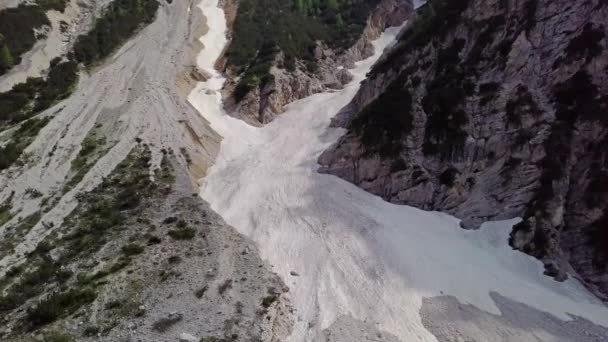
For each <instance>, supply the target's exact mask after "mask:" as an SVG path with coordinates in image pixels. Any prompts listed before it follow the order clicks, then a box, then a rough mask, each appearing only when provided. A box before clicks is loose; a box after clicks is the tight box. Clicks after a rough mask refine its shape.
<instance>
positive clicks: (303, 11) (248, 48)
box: [227, 0, 380, 101]
mask: <svg viewBox="0 0 608 342" xmlns="http://www.w3.org/2000/svg"><path fill="white" fill-rule="evenodd" d="M378 2H380V0H292V1H285V0H241V1H240V2H239V8H238V13H237V18H236V22H235V27H234V37H233V40H232V42H231V44H230V46H229V48H228V51H227V58H228V66H229V67H231V68H234V69H235V70H236V71H237V72H238V73H244V75H243V77H242V78H241V81H240V82H239V84H238V86H237V89H236V90H235V94H234V96H235V98H236V100H237V101H239V100H240V99H242V98H243V97H244V96H245V95H246V94H247V93H248V92H249V91H250V90H251V89H254V88H255V87H257V86H260V85H263V84H265V83H266V82H268V81H270V80H271V75H270V74H269V70H270V66H271V63H272V61H273V60H274V59H275V57H276V55H277V53H279V52H280V51H281V52H283V53H284V54H285V59H284V65H281V66H280V67H283V68H286V69H288V70H293V69H294V68H295V61H296V60H301V61H304V62H305V63H306V64H307V65H308V66H309V71H314V70H315V61H314V48H315V46H316V42H317V41H323V42H324V43H326V44H327V45H328V46H329V47H331V48H334V49H337V50H340V49H345V48H348V47H350V46H352V45H353V44H354V43H355V42H356V40H357V39H358V38H359V36H360V34H361V33H362V32H363V29H364V28H365V24H366V21H367V18H368V16H369V14H370V13H371V11H372V10H373V9H374V8H375V7H376V5H377V4H378Z"/></svg>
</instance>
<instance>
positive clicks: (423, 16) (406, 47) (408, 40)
mask: <svg viewBox="0 0 608 342" xmlns="http://www.w3.org/2000/svg"><path fill="white" fill-rule="evenodd" d="M470 2H471V0H462V1H451V0H429V1H427V3H426V4H425V5H423V6H422V7H420V8H419V9H418V10H417V12H416V13H417V15H416V17H415V19H414V20H413V21H412V23H411V24H409V26H408V29H407V30H406V31H405V32H404V34H402V35H401V36H400V37H399V41H398V42H397V46H396V48H394V49H393V50H392V51H391V52H390V53H389V54H388V56H387V57H386V58H384V59H383V60H382V61H380V62H379V63H377V64H376V65H375V66H374V68H373V69H372V71H371V74H372V75H375V74H378V73H384V72H386V71H388V70H390V69H392V68H393V67H394V66H395V65H399V64H398V63H397V64H395V63H394V61H395V58H396V57H397V56H407V55H408V52H410V51H412V50H415V49H418V48H422V47H424V46H426V45H427V44H428V43H429V42H431V41H433V40H437V39H439V40H440V39H441V38H443V37H444V36H445V35H446V34H447V33H448V32H450V31H451V29H452V28H454V27H455V26H456V25H457V24H458V23H459V22H460V19H461V17H462V13H463V12H464V10H465V9H466V8H467V7H468V6H469V3H470Z"/></svg>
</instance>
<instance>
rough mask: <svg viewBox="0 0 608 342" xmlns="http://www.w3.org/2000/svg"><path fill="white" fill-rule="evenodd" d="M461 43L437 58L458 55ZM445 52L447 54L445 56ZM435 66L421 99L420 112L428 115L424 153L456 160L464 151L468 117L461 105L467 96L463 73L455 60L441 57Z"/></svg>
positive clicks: (449, 48) (456, 42)
mask: <svg viewBox="0 0 608 342" xmlns="http://www.w3.org/2000/svg"><path fill="white" fill-rule="evenodd" d="M461 47H462V42H459V41H454V43H453V45H452V46H450V47H448V48H446V50H445V51H444V52H440V53H439V54H440V55H446V54H448V53H449V54H452V55H455V54H456V55H457V51H459V49H460V48H461ZM446 51H447V52H446ZM442 60H443V61H444V63H441V64H439V65H438V66H437V68H436V69H437V74H436V75H435V77H434V78H433V79H432V80H431V81H430V82H429V83H428V85H427V87H426V95H425V96H424V97H423V98H422V108H423V110H424V112H425V113H426V115H427V122H426V127H425V135H424V143H423V146H422V148H423V153H424V154H425V155H439V156H441V158H447V157H451V158H453V157H456V156H457V155H459V154H460V152H461V151H462V149H463V147H464V143H465V140H466V138H467V136H468V134H467V133H466V132H465V131H464V129H463V127H464V126H465V125H466V124H467V122H468V119H467V115H466V113H465V112H464V110H463V109H462V108H463V104H464V100H465V99H466V97H467V94H468V86H467V82H466V76H465V70H463V67H462V64H461V63H454V61H455V60H456V59H455V58H447V57H444V58H442V59H440V60H439V61H442Z"/></svg>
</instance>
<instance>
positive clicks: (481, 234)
mask: <svg viewBox="0 0 608 342" xmlns="http://www.w3.org/2000/svg"><path fill="white" fill-rule="evenodd" d="M200 7H201V9H202V10H203V13H204V14H205V16H206V17H207V25H208V27H209V31H208V33H207V34H206V35H205V36H203V37H202V38H201V42H202V43H203V44H204V46H205V48H204V49H203V51H202V52H201V54H200V56H199V58H198V64H199V66H200V67H201V68H203V69H205V70H207V71H208V72H209V73H211V74H212V75H213V77H211V78H210V79H209V80H208V81H207V82H204V83H200V84H199V85H198V86H197V88H196V89H195V90H194V91H193V92H192V93H191V94H190V97H189V100H190V102H191V103H192V104H193V105H194V106H195V107H196V109H198V110H199V112H200V113H201V115H202V116H203V117H205V118H206V119H207V120H208V121H209V122H210V123H211V126H212V127H213V129H215V130H216V131H217V132H218V133H219V134H221V135H222V136H223V138H224V139H223V142H222V145H221V151H220V154H219V156H218V157H217V160H216V164H215V165H214V166H213V167H212V168H211V169H210V170H209V173H208V175H207V177H206V178H205V179H204V180H203V184H202V187H201V196H202V197H203V198H204V199H205V200H207V201H208V202H209V203H210V204H211V206H212V208H213V209H214V210H216V211H217V212H218V213H219V214H220V215H221V216H222V217H223V218H224V219H225V220H226V221H227V222H228V223H229V224H230V225H232V226H234V227H235V228H236V229H238V230H239V231H240V232H241V233H243V234H245V235H247V236H249V237H251V238H252V239H253V240H254V241H255V242H256V243H257V244H258V245H259V247H260V250H261V254H262V257H263V258H265V259H267V260H268V261H269V262H270V263H271V264H272V265H273V267H274V271H275V272H277V273H278V274H279V275H280V276H281V277H282V278H283V279H284V280H285V282H286V283H287V284H288V285H289V287H290V292H289V293H288V296H289V299H290V300H291V302H292V305H293V306H294V308H295V314H296V317H297V319H296V321H297V322H296V324H295V326H294V330H293V332H292V334H291V336H290V339H289V340H290V341H318V340H322V339H323V338H326V339H329V338H328V337H327V336H328V335H329V334H331V331H332V330H331V329H332V327H333V328H336V325H337V324H340V325H341V326H342V328H344V327H345V326H346V329H343V332H342V333H343V334H354V332H353V331H349V328H348V326H349V324H348V323H344V322H360V324H351V325H350V326H351V327H356V329H360V330H365V329H368V328H367V327H370V326H371V327H373V328H374V329H377V330H380V331H383V332H385V333H386V334H385V336H384V338H385V339H386V340H391V341H392V340H396V339H398V340H401V341H404V342H405V341H408V342H409V341H437V340H438V339H439V340H443V337H441V338H440V337H439V335H438V334H437V333H436V334H435V335H434V334H432V333H431V331H430V330H429V324H428V322H427V324H423V322H424V321H428V320H431V321H432V319H433V316H432V315H431V316H425V315H426V313H427V312H428V311H429V310H430V309H429V308H431V309H432V306H431V307H429V308H425V310H422V308H423V303H425V302H427V301H428V300H430V299H432V298H435V297H436V298H443V300H446V299H449V298H452V299H454V300H455V301H456V304H457V305H461V306H462V307H461V309H462V310H463V311H462V312H464V309H467V308H468V309H475V310H478V311H480V312H482V313H483V314H484V315H490V316H491V317H495V318H496V319H495V323H493V324H494V327H493V329H495V330H496V336H503V335H504V334H506V333H507V332H508V333H509V334H514V339H508V338H504V339H502V340H509V341H511V340H512V341H516V340H526V338H525V336H524V335H525V334H524V332H523V329H524V328H523V327H520V325H523V323H524V322H526V319H527V317H530V312H532V311H535V310H538V311H539V312H543V316H542V317H547V318H546V319H547V320H551V322H562V321H568V322H572V321H585V322H588V321H591V322H593V323H594V324H592V323H591V322H588V323H589V325H590V326H593V327H596V328H597V329H596V330H594V331H595V332H594V334H596V335H593V336H595V337H597V339H592V338H588V336H586V335H584V333H583V334H581V335H580V336H579V338H580V339H581V340H598V341H599V340H605V339H604V338H607V339H608V335H602V334H605V332H606V330H605V328H602V327H599V326H597V325H601V326H603V327H608V309H607V307H606V306H605V305H604V304H602V303H601V302H600V301H599V300H597V299H595V297H593V296H592V295H591V294H590V293H588V291H586V290H585V288H584V287H583V286H582V285H581V284H580V283H579V282H578V281H576V280H575V279H573V277H571V278H570V280H568V281H566V282H563V283H558V282H555V281H554V280H552V279H551V278H549V277H547V276H543V267H542V264H541V263H540V262H539V261H537V260H535V259H533V258H531V257H529V256H526V255H524V254H522V253H519V252H516V251H512V250H511V248H510V247H509V246H508V243H507V239H508V234H509V231H510V229H511V226H512V225H513V224H514V223H515V222H517V220H511V221H505V222H488V223H486V224H484V225H483V226H482V228H481V229H480V230H478V231H466V230H463V229H460V228H459V225H458V220H457V219H455V218H453V217H450V216H448V215H445V214H442V213H437V212H425V211H421V210H418V209H415V208H411V207H407V206H397V205H393V204H390V203H387V202H384V201H383V200H382V199H380V198H378V197H376V196H374V195H371V194H369V193H366V192H364V191H363V190H360V189H359V188H357V187H355V186H354V185H352V184H349V183H347V182H345V181H342V180H340V179H338V178H337V177H333V176H330V175H323V174H319V173H317V172H316V169H317V163H316V160H317V158H318V156H319V154H320V153H321V152H323V151H324V150H325V149H327V148H328V147H329V146H330V145H331V144H332V143H334V142H335V141H336V140H337V139H338V138H339V137H340V135H341V134H343V133H344V132H343V130H341V129H336V128H330V127H329V124H330V120H331V118H332V117H333V116H334V115H335V114H336V113H337V112H338V111H339V110H340V109H341V108H342V107H343V106H344V105H346V104H347V103H348V102H349V100H350V99H351V98H352V97H353V96H354V94H355V93H356V91H357V89H358V87H359V82H360V81H361V80H363V78H364V77H365V74H366V72H367V71H368V70H369V69H370V67H371V65H372V64H373V63H374V61H375V60H376V59H377V58H378V57H379V55H380V54H381V52H382V51H383V49H384V48H385V47H386V46H388V45H389V44H390V43H391V42H392V41H393V40H394V37H395V35H396V33H397V31H398V29H397V28H394V29H390V30H388V32H386V33H385V34H384V35H383V36H382V37H381V38H380V39H379V40H378V41H376V42H375V45H376V55H375V56H373V57H372V58H369V59H367V60H365V61H362V62H360V63H358V64H357V66H356V68H355V69H354V70H352V72H353V74H354V75H355V79H354V81H353V82H351V83H350V85H348V86H347V87H346V88H345V89H343V90H340V91H335V92H330V93H322V94H317V95H314V96H311V97H308V98H306V99H303V100H300V101H298V102H296V103H293V104H291V105H290V106H289V107H288V108H287V111H286V113H285V114H283V115H282V116H281V117H279V118H278V119H277V120H275V121H274V122H272V123H270V124H269V125H267V126H265V127H262V128H255V127H252V126H249V125H247V124H245V123H244V122H242V121H239V120H237V119H234V118H232V117H230V116H228V115H225V113H224V112H223V111H222V106H221V96H220V92H219V90H220V89H221V87H222V85H223V82H224V79H223V77H222V75H221V74H219V73H218V72H217V71H215V69H214V63H215V61H216V59H217V58H219V56H220V54H221V52H222V50H223V48H224V46H225V44H226V35H225V33H226V22H225V18H224V15H223V12H222V10H221V9H220V8H218V1H217V0H202V2H201V4H200ZM497 298H503V299H504V300H508V301H511V302H512V303H517V304H518V305H511V306H508V307H509V308H511V309H510V310H520V311H515V312H510V313H505V311H504V308H505V307H506V306H505V305H502V304H501V305H498V304H497V302H498V301H497ZM504 300H502V299H501V301H504ZM520 303H525V304H520ZM444 309H445V306H444ZM444 311H445V312H443V313H445V314H447V312H448V311H447V309H445V310H444ZM469 311H471V310H469ZM507 314H509V315H511V316H513V315H514V316H516V317H518V318H516V319H515V321H518V322H519V323H512V322H511V323H504V326H501V324H503V323H500V322H502V321H501V320H500V319H501V317H502V318H504V319H506V315H507ZM480 315H481V314H479V313H478V314H477V316H475V315H474V314H469V315H467V317H466V318H465V317H464V315H463V317H458V314H456V316H455V318H454V322H452V323H453V331H452V336H454V337H453V338H455V340H459V339H456V337H455V336H460V335H459V334H460V333H461V332H459V329H460V328H459V327H462V326H463V324H465V325H466V324H468V325H475V324H478V323H479V324H481V323H480V322H477V321H476V319H479V320H481V319H482V318H479V317H481V316H480ZM476 317H477V318H476ZM484 317H485V316H484ZM535 317H536V316H535ZM465 319H466V320H468V322H464V323H463V322H461V321H462V320H465ZM543 319H544V318H543ZM484 320H488V319H487V318H484ZM431 323H432V322H431ZM486 323H487V324H489V323H488V322H486ZM520 323H521V324H520ZM526 323H527V322H526ZM450 324H451V323H450ZM518 324H519V325H518ZM539 324H540V328H534V329H536V330H542V329H544V328H543V323H542V322H541V323H539ZM595 324H597V325H595ZM430 325H432V324H430ZM558 325H559V324H558ZM518 329H519V330H518ZM534 329H532V330H534ZM594 329H595V328H594ZM351 330H352V329H351ZM520 330H521V335H518V334H520ZM549 330H550V329H548V331H541V333H537V332H534V331H532V332H531V334H532V335H534V336H535V337H536V338H538V339H537V340H555V341H562V340H570V339H566V338H562V336H558V335H559V333H555V332H551V331H549ZM554 330H555V329H554ZM503 331H504V332H505V333H504V334H503V333H502V332H503ZM362 334H363V335H360V336H365V338H366V339H367V338H369V339H370V340H372V338H373V340H378V339H380V338H379V336H380V335H374V336H371V337H370V336H369V334H367V333H365V332H363V333H362ZM334 335H335V334H334ZM352 336H355V335H352ZM352 336H350V337H351V339H352V340H362V339H363V338H361V337H358V338H353V337H352ZM357 336H359V335H357ZM488 336H490V335H487V336H486V337H478V338H479V340H493V338H492V337H488ZM492 336H494V335H492ZM517 336H520V337H521V339H518V337H517ZM376 337H378V339H376ZM503 337H504V336H503ZM512 337H513V336H512ZM359 338H360V339H359ZM575 339H576V338H575ZM333 340H338V341H339V340H345V338H340V337H339V336H337V337H336V336H334V337H333ZM494 340H495V339H494Z"/></svg>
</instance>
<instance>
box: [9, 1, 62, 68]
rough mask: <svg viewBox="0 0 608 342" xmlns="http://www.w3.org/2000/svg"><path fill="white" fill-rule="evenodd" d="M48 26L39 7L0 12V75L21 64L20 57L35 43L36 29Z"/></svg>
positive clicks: (21, 6) (21, 7) (17, 8)
mask: <svg viewBox="0 0 608 342" xmlns="http://www.w3.org/2000/svg"><path fill="white" fill-rule="evenodd" d="M50 24H51V23H50V22H49V19H48V18H47V17H46V14H45V13H44V9H43V8H42V7H40V6H36V5H20V6H17V7H14V8H6V9H3V10H2V11H0V75H3V74H5V73H6V72H7V71H8V70H9V69H11V68H12V67H13V66H14V65H17V64H19V63H21V55H22V54H24V53H25V52H27V51H30V50H31V49H32V47H33V46H34V44H35V43H36V40H37V37H36V29H40V28H41V27H42V26H44V25H50Z"/></svg>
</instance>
